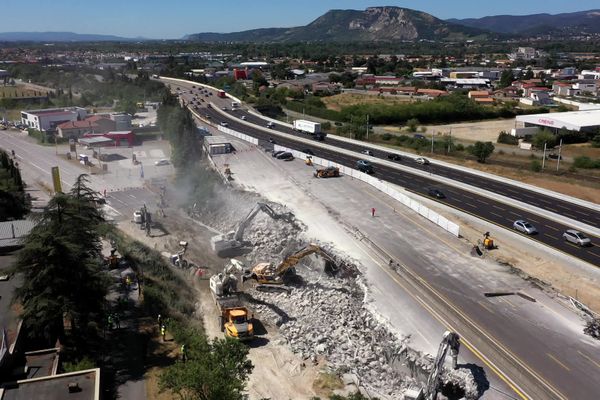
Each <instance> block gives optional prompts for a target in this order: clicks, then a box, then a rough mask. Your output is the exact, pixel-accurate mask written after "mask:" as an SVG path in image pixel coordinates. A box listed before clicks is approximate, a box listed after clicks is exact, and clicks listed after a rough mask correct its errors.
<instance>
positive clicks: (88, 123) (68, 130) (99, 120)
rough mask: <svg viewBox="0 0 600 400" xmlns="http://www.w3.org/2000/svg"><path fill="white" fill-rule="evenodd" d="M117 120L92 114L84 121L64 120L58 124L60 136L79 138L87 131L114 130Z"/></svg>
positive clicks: (103, 131) (102, 131)
mask: <svg viewBox="0 0 600 400" xmlns="http://www.w3.org/2000/svg"><path fill="white" fill-rule="evenodd" d="M115 127H116V124H115V121H113V120H112V119H110V118H108V117H106V116H103V115H92V116H91V117H88V118H86V119H84V120H82V121H68V122H63V123H62V124H60V125H58V126H57V131H58V136H59V137H62V138H69V139H77V138H80V137H82V136H83V135H84V134H86V133H105V132H109V131H111V130H114V129H115Z"/></svg>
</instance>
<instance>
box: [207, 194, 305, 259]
mask: <svg viewBox="0 0 600 400" xmlns="http://www.w3.org/2000/svg"><path fill="white" fill-rule="evenodd" d="M260 211H263V212H264V213H265V214H267V215H268V216H269V217H271V218H273V219H283V220H285V221H288V222H291V221H292V219H293V214H292V213H283V214H278V213H277V212H275V210H273V209H272V208H271V207H270V206H269V205H268V204H265V203H256V206H254V208H253V209H252V210H251V211H250V212H249V213H248V215H247V216H246V218H244V219H243V220H242V222H240V223H239V225H238V227H237V228H236V230H235V231H231V232H228V233H227V234H225V235H217V236H214V237H213V238H212V239H211V241H210V244H211V247H212V249H213V250H214V251H215V252H216V253H217V255H219V256H222V255H231V254H230V253H231V252H233V251H236V250H239V249H241V248H242V247H244V246H245V245H246V243H244V241H243V239H244V230H245V229H246V228H247V227H248V225H249V224H250V222H252V220H253V219H254V217H256V215H257V214H258V213H259V212H260Z"/></svg>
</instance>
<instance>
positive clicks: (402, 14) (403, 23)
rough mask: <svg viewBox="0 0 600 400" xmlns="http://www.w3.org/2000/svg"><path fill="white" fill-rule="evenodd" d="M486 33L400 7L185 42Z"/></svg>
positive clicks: (195, 36) (336, 12)
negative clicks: (303, 24) (304, 24)
mask: <svg viewBox="0 0 600 400" xmlns="http://www.w3.org/2000/svg"><path fill="white" fill-rule="evenodd" d="M481 35H486V31H484V30H483V29H479V28H471V27H466V26H462V25H458V24H454V23H451V22H447V21H443V20H441V19H438V18H436V17H434V16H433V15H431V14H427V13H425V12H421V11H416V10H411V9H408V8H401V7H369V8H367V9H366V10H364V11H360V10H331V11H328V12H327V13H325V14H323V15H322V16H320V17H319V18H317V19H316V20H314V21H313V22H311V23H310V24H308V25H306V26H299V27H293V28H265V29H253V30H248V31H242V32H233V33H195V34H191V35H187V36H186V37H185V38H184V39H186V40H195V41H202V42H302V41H328V42H349V41H399V40H420V39H427V40H445V39H449V40H460V39H465V38H471V37H476V36H481Z"/></svg>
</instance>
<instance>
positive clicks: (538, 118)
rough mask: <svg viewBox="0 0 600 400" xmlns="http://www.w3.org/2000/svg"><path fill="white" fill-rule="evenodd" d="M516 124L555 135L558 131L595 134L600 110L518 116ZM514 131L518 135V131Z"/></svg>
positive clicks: (599, 123)
mask: <svg viewBox="0 0 600 400" xmlns="http://www.w3.org/2000/svg"><path fill="white" fill-rule="evenodd" d="M517 124H519V125H520V126H521V127H524V128H531V127H538V128H545V129H548V130H550V131H553V132H555V133H556V132H558V131H559V130H560V129H567V130H570V131H574V132H596V131H597V129H598V128H600V110H588V111H570V112H561V113H551V114H531V115H519V116H517ZM516 131H517V133H518V131H519V129H516ZM517 136H518V135H517Z"/></svg>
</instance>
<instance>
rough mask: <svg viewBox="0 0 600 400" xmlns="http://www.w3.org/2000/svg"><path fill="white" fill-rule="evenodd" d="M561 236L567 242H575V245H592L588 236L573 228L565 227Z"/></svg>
mask: <svg viewBox="0 0 600 400" xmlns="http://www.w3.org/2000/svg"><path fill="white" fill-rule="evenodd" d="M562 237H563V239H564V240H566V241H567V242H570V243H573V244H576V245H577V246H581V247H584V246H591V245H592V241H591V239H590V238H589V237H587V236H586V235H585V234H584V233H582V232H579V231H576V230H575V229H567V230H566V231H565V233H563V234H562Z"/></svg>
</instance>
